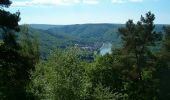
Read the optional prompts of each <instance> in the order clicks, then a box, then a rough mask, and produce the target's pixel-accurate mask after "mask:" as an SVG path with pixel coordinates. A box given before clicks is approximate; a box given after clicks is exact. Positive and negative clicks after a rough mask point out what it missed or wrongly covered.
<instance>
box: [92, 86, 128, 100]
mask: <svg viewBox="0 0 170 100" xmlns="http://www.w3.org/2000/svg"><path fill="white" fill-rule="evenodd" d="M92 97H93V100H124V99H123V98H125V96H123V95H122V94H120V93H112V92H111V91H110V88H104V87H103V86H102V85H101V84H99V85H97V87H96V88H95V89H94V93H93V94H92Z"/></svg>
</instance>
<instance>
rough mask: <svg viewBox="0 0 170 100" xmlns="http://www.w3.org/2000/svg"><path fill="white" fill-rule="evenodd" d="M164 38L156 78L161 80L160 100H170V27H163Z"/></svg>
mask: <svg viewBox="0 0 170 100" xmlns="http://www.w3.org/2000/svg"><path fill="white" fill-rule="evenodd" d="M163 30H164V38H163V41H162V49H161V52H160V53H159V54H158V59H159V60H158V62H157V70H156V71H155V77H156V78H158V79H159V80H160V82H159V83H160V84H159V91H160V92H159V99H160V100H167V99H170V86H169V84H170V80H169V77H170V62H169V61H170V26H165V27H163Z"/></svg>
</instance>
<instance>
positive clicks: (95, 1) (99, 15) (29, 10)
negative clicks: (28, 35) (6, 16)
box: [7, 0, 170, 25]
mask: <svg viewBox="0 0 170 100" xmlns="http://www.w3.org/2000/svg"><path fill="white" fill-rule="evenodd" d="M11 1H12V2H13V3H12V5H11V6H10V7H9V8H7V10H9V11H11V12H12V13H14V12H16V11H20V12H21V21H20V24H55V25H67V24H85V23H120V24H124V23H125V22H126V21H127V20H128V19H133V20H134V21H135V22H136V21H138V20H139V19H140V16H141V15H145V13H147V12H148V11H151V12H152V13H154V14H155V16H156V19H155V23H156V24H170V0H11Z"/></svg>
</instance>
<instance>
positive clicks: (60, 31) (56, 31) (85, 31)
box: [30, 24, 163, 55]
mask: <svg viewBox="0 0 170 100" xmlns="http://www.w3.org/2000/svg"><path fill="white" fill-rule="evenodd" d="M123 26H124V25H123V24H75V25H46V24H31V25H30V30H31V31H36V33H38V35H39V37H40V42H41V43H40V44H41V52H42V55H47V54H48V53H49V52H50V50H53V49H55V48H58V47H59V48H66V47H68V46H74V45H77V44H78V45H79V46H90V47H94V48H95V49H99V48H100V47H101V46H102V44H103V43H112V44H113V46H119V45H120V42H121V40H120V37H119V36H118V28H120V27H123ZM162 27H163V25H156V27H155V30H156V31H157V32H161V31H162Z"/></svg>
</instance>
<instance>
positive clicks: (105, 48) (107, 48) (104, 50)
mask: <svg viewBox="0 0 170 100" xmlns="http://www.w3.org/2000/svg"><path fill="white" fill-rule="evenodd" d="M111 51H112V44H111V43H103V45H102V47H101V48H100V54H101V55H105V54H107V53H111Z"/></svg>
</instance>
